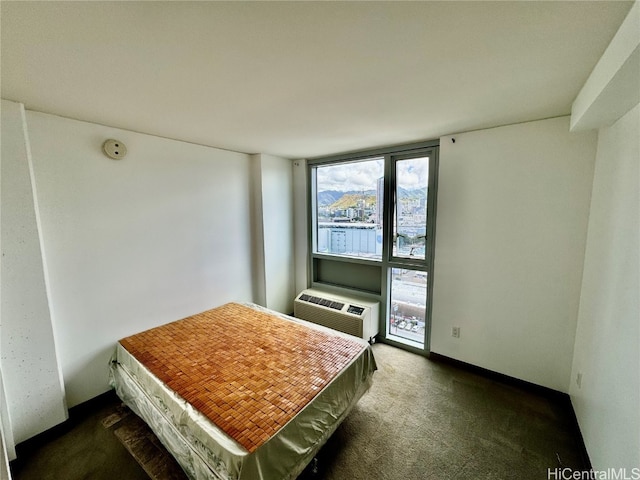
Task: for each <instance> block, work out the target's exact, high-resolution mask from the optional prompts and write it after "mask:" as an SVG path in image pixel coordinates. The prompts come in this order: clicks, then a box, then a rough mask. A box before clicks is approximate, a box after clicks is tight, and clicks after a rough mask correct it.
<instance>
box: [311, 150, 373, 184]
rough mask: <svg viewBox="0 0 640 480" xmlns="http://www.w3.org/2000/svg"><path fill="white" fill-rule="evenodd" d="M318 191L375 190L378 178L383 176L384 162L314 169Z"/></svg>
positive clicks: (361, 162) (368, 161) (351, 163)
mask: <svg viewBox="0 0 640 480" xmlns="http://www.w3.org/2000/svg"><path fill="white" fill-rule="evenodd" d="M316 175H317V181H318V191H321V192H322V191H326V190H338V191H340V192H349V191H357V190H375V189H376V185H377V182H378V178H380V177H382V176H383V175H384V160H383V159H381V158H380V159H375V160H366V161H360V162H350V163H341V164H339V165H326V166H320V167H318V168H317V169H316Z"/></svg>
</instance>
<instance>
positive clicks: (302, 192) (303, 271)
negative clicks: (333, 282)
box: [293, 160, 309, 294]
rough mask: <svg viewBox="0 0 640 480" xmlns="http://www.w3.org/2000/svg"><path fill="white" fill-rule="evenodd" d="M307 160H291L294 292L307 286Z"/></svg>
mask: <svg viewBox="0 0 640 480" xmlns="http://www.w3.org/2000/svg"><path fill="white" fill-rule="evenodd" d="M307 194H308V186H307V161H306V160H296V161H294V162H293V225H294V232H293V238H294V240H293V242H294V251H295V266H294V269H295V271H294V279H295V292H296V294H297V293H299V292H301V291H302V290H304V289H305V288H307V287H308V286H309V276H308V263H309V257H308V255H309V234H308V229H307V228H308V227H307V222H308V220H307V217H308V212H307V208H308V206H307Z"/></svg>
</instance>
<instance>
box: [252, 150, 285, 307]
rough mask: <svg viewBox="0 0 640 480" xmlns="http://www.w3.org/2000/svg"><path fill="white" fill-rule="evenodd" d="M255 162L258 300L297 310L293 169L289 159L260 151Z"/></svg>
mask: <svg viewBox="0 0 640 480" xmlns="http://www.w3.org/2000/svg"><path fill="white" fill-rule="evenodd" d="M251 162H252V185H253V187H252V196H253V205H254V209H253V219H252V221H253V223H254V248H255V255H254V268H253V270H254V295H255V297H256V303H259V304H261V305H263V306H265V307H267V308H270V309H272V310H276V311H278V312H282V313H287V314H289V313H292V312H293V297H294V279H293V263H294V246H293V171H292V162H291V160H288V159H286V158H280V157H274V156H272V155H265V154H256V155H252V156H251Z"/></svg>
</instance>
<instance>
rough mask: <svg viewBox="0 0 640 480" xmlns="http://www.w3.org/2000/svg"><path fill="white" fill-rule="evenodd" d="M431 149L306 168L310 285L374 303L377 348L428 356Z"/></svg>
mask: <svg viewBox="0 0 640 480" xmlns="http://www.w3.org/2000/svg"><path fill="white" fill-rule="evenodd" d="M437 158H438V146H437V142H432V143H423V144H419V145H409V146H406V147H399V148H390V149H385V150H383V151H377V152H372V153H371V154H366V153H363V154H355V155H347V156H339V157H332V158H325V159H317V160H310V161H308V165H309V185H310V190H311V191H310V198H311V202H310V204H311V212H310V216H309V217H310V232H311V248H310V252H311V254H310V257H311V258H310V274H311V284H312V286H323V285H331V286H333V287H341V288H346V289H349V290H355V291H357V292H361V293H363V294H366V295H368V296H370V297H373V298H375V299H377V300H379V301H380V305H381V309H380V310H381V318H380V322H381V326H383V325H384V328H381V329H380V332H381V335H382V337H383V338H382V339H381V340H383V341H386V342H388V343H393V344H397V345H399V346H402V347H405V348H408V349H412V350H417V351H420V352H427V351H428V349H429V332H430V312H431V304H430V296H431V293H430V292H431V290H432V285H431V281H430V279H431V278H432V276H431V275H430V273H431V270H432V265H433V246H434V242H433V239H434V234H435V211H436V209H435V199H436V183H437V182H436V180H437Z"/></svg>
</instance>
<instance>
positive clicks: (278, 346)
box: [120, 303, 366, 452]
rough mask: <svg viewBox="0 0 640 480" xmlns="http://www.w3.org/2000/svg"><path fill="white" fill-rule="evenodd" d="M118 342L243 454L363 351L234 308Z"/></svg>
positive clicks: (330, 337)
mask: <svg viewBox="0 0 640 480" xmlns="http://www.w3.org/2000/svg"><path fill="white" fill-rule="evenodd" d="M120 344H121V345H122V346H123V347H124V348H125V349H126V350H127V351H128V352H129V353H130V354H132V355H133V356H134V357H135V358H136V359H137V360H138V361H139V362H140V363H142V364H143V365H144V366H145V367H146V368H147V369H148V370H150V371H151V372H152V373H153V374H154V375H155V376H156V377H158V378H159V379H160V380H161V381H163V382H164V383H165V384H166V385H167V386H168V387H169V388H171V389H172V390H174V391H175V392H176V393H178V395H180V396H181V397H182V398H184V399H185V400H186V401H188V402H189V403H191V404H192V405H193V406H194V407H195V408H197V409H198V410H199V411H200V412H202V413H203V414H204V415H205V416H206V417H208V418H209V419H210V420H211V421H212V422H213V423H215V424H216V425H217V426H218V427H219V428H220V429H221V430H223V431H224V432H226V433H227V435H229V436H230V437H231V438H233V439H234V440H235V441H236V442H238V443H239V444H240V445H242V446H243V447H244V448H245V449H246V450H247V451H249V452H253V451H254V450H255V449H256V448H258V447H259V446H260V445H262V444H263V443H264V442H266V441H267V440H268V439H269V438H271V436H272V435H273V434H275V433H276V432H277V431H278V430H279V429H280V428H281V427H283V426H284V425H285V424H286V423H287V422H288V421H289V420H291V419H292V418H293V417H294V416H295V415H296V414H297V413H298V412H299V411H300V410H302V408H304V407H305V406H306V405H307V404H308V403H309V402H310V401H311V400H312V399H313V398H314V397H315V396H316V395H317V394H318V393H319V392H320V391H321V390H322V389H323V388H324V387H325V386H326V385H327V384H328V383H329V382H330V381H331V380H332V379H333V378H334V377H335V376H336V375H337V374H338V373H339V372H340V371H341V370H342V369H344V368H345V367H346V366H347V365H349V364H350V363H351V361H352V360H353V359H355V358H356V357H357V356H358V355H359V354H360V352H362V350H363V349H364V348H366V347H364V346H363V345H362V344H361V343H359V342H357V341H355V340H350V339H348V338H345V337H342V336H338V335H332V334H329V333H325V332H323V331H319V330H316V329H313V328H310V327H307V326H305V325H301V324H297V323H295V322H292V321H288V320H284V319H282V318H278V317H277V316H275V315H270V314H268V313H265V312H261V311H258V310H255V309H253V308H250V307H247V306H244V305H239V304H236V303H229V304H226V305H223V306H221V307H218V308H214V309H213V310H209V311H207V312H203V313H200V314H198V315H194V316H191V317H187V318H185V319H182V320H178V321H176V322H173V323H169V324H166V325H162V326H160V327H156V328H153V329H150V330H147V331H145V332H142V333H138V334H136V335H132V336H130V337H127V338H124V339H122V340H120Z"/></svg>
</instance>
